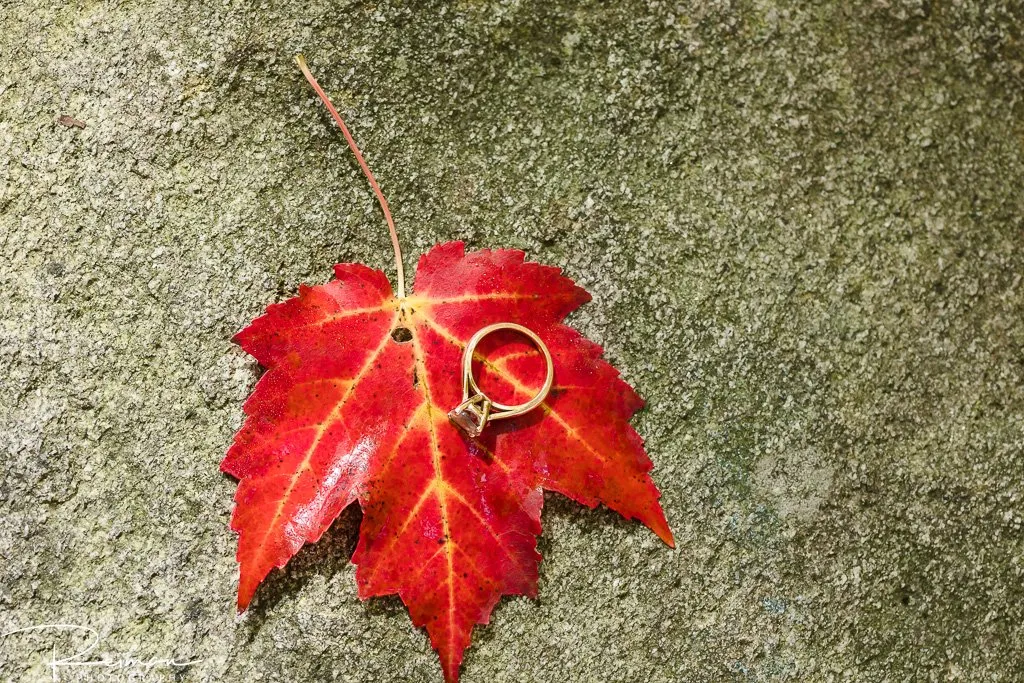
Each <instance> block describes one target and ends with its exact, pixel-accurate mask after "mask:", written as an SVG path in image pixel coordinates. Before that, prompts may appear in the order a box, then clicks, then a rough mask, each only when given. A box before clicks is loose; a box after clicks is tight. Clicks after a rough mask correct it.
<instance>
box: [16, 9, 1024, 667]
mask: <svg viewBox="0 0 1024 683" xmlns="http://www.w3.org/2000/svg"><path fill="white" fill-rule="evenodd" d="M812 5H813V6H812ZM257 7H258V8H257ZM1022 26H1024V8H1022V5H1021V4H1020V3H1017V2H1008V1H1007V0H996V1H995V2H935V1H934V0H923V1H922V0H919V1H917V2H898V1H896V0H894V1H892V2H884V1H875V2H857V3H852V4H851V3H828V4H825V3H799V2H783V3H778V4H776V3H771V2H751V1H746V0H739V1H736V2H726V1H712V2H692V3H685V2H684V3H682V4H678V3H666V2H654V1H652V2H649V3H639V2H636V3H633V2H623V3H582V4H576V3H571V2H561V1H558V2H506V3H501V4H492V3H479V2H460V3H454V4H448V3H433V4H426V3H424V4H419V3H417V4H415V5H412V4H410V5H408V6H402V5H394V4H389V3H387V2H385V3H376V4H360V3H349V4H346V3H340V2H339V3H334V4H332V3H320V2H310V3H307V4H304V5H296V4H295V3H284V2H266V3H250V2H243V1H237V2H230V1H229V2H224V3H187V2H186V3H182V2H176V1H172V0H150V1H149V2H134V1H130V2H122V3H113V2H99V1H95V0H84V1H82V2H77V3H70V4H65V3H54V2H42V1H41V0H26V1H25V2H21V3H9V4H5V5H4V6H3V8H2V9H0V65H2V69H0V264H2V265H0V437H2V439H0V458H2V460H3V463H4V465H3V468H2V470H0V515H2V525H0V555H2V559H3V561H2V562H0V632H2V633H8V632H10V631H13V630H15V629H20V628H28V627H32V626H45V625H52V624H66V625H70V626H80V627H89V628H93V629H95V630H96V632H97V634H98V636H99V637H100V639H101V643H100V645H99V646H98V649H97V650H96V651H94V652H93V653H92V654H91V655H90V656H91V657H93V658H96V657H99V656H100V655H101V653H104V652H105V653H108V655H109V657H110V658H111V663H110V664H111V665H110V666H106V667H98V666H96V667H88V668H85V667H77V668H71V667H63V668H58V669H57V672H56V673H57V675H58V676H59V678H60V680H83V681H93V680H125V679H130V678H131V677H132V676H134V677H136V679H137V680H138V679H139V677H141V676H142V674H145V675H146V678H145V680H176V681H289V682H292V681H298V682H304V681H327V680H337V681H417V682H418V681H423V682H435V681H440V670H439V666H438V663H437V660H436V657H435V656H434V654H433V652H432V651H431V650H430V648H429V645H428V643H427V639H426V636H425V635H424V634H423V633H422V632H419V631H417V630H415V629H413V628H412V626H411V625H410V622H409V618H408V616H407V614H406V613H405V611H404V609H403V607H402V606H401V604H400V603H399V602H398V601H397V600H393V599H392V600H374V601H371V602H369V603H362V602H360V601H359V600H358V599H357V598H356V594H355V582H354V567H353V566H352V565H351V564H350V563H349V562H348V557H349V556H350V554H351V551H352V548H353V545H354V542H355V534H356V529H357V525H358V514H357V513H356V512H355V511H349V513H346V514H345V515H343V516H342V518H341V519H339V521H338V523H337V524H336V525H335V528H334V529H332V531H331V532H329V534H328V535H327V536H326V537H325V538H324V540H323V541H322V542H320V543H319V544H317V545H315V546H312V547H309V548H307V549H305V550H304V551H303V552H301V553H300V554H299V555H298V556H297V557H296V559H295V560H294V561H293V563H292V564H291V565H290V567H289V568H288V569H287V570H285V571H282V572H275V573H274V574H272V575H271V577H270V578H269V579H268V582H267V583H266V585H265V586H264V587H263V589H262V590H261V592H260V594H259V596H258V604H257V605H256V606H255V607H254V608H253V609H252V610H251V611H250V613H249V614H248V615H247V616H245V617H243V618H237V617H236V616H235V613H234V609H233V594H234V590H235V578H236V567H235V563H234V551H235V539H234V537H233V535H232V533H231V532H230V531H229V530H228V527H227V522H228V517H229V515H230V512H231V505H232V501H231V497H232V494H233V492H234V488H235V485H234V482H233V481H232V480H231V479H229V478H227V477H225V476H223V475H221V474H220V473H219V472H218V468H217V465H218V462H219V460H220V458H221V457H222V454H223V452H224V450H225V449H226V447H227V445H228V443H229V441H230V439H231V435H232V434H233V432H234V430H235V429H236V428H237V427H238V426H239V424H240V421H241V418H242V411H241V404H242V401H243V400H244V399H245V397H246V395H247V394H248V392H249V390H250V389H251V387H252V385H253V383H254V381H255V378H256V376H257V373H258V369H257V368H256V367H255V365H254V364H253V362H252V361H251V360H250V359H249V358H247V357H246V356H245V355H244V354H243V353H242V352H241V351H240V350H239V349H238V348H237V347H235V346H234V345H232V344H231V342H230V337H231V335H232V334H233V333H234V332H235V331H237V330H238V329H239V328H240V327H242V326H243V325H244V324H245V322H246V321H248V320H249V319H251V318H252V317H253V316H255V315H257V314H258V313H259V312H260V311H261V310H262V309H263V308H264V307H265V306H266V305H267V304H269V303H271V302H274V301H279V300H281V299H282V298H284V297H287V296H289V295H290V294H291V293H292V292H294V291H295V289H296V287H297V286H298V284H299V283H302V282H310V283H315V282H322V281H324V280H326V279H328V278H329V277H330V272H331V265H332V264H333V263H335V262H337V261H360V262H364V263H367V264H370V265H372V266H375V267H380V268H383V269H384V270H385V271H386V272H388V273H392V271H393V266H392V264H391V259H392V255H391V250H390V245H389V243H388V238H387V233H386V228H385V226H384V223H383V221H382V220H381V218H380V215H379V212H378V210H377V208H376V206H375V204H374V202H373V198H372V195H371V193H370V191H369V188H368V187H367V184H366V182H365V181H364V180H363V178H362V177H361V176H360V174H359V170H358V167H357V166H356V165H355V163H354V161H353V160H352V158H351V155H350V154H349V152H348V150H347V148H346V146H345V143H344V140H343V139H342V138H341V137H340V136H339V135H338V134H337V133H336V131H335V130H334V129H332V126H331V124H330V121H329V119H328V117H327V115H326V114H325V112H324V110H323V108H322V107H320V106H318V105H317V104H316V103H315V100H314V96H313V94H312V92H311V91H310V89H309V88H308V86H307V85H306V84H305V82H304V81H303V79H302V77H301V75H300V74H299V72H298V70H297V69H296V68H295V66H294V64H293V63H292V56H293V55H294V54H295V53H296V52H298V51H300V50H301V51H304V52H305V53H306V55H307V56H308V58H309V59H310V63H311V65H312V67H313V68H314V70H315V71H316V73H317V74H318V76H319V77H320V78H321V81H322V82H323V83H324V85H325V87H326V88H327V89H328V91H329V92H330V94H331V96H332V97H333V98H335V101H336V102H337V103H338V105H339V107H340V108H341V109H342V112H343V114H344V115H345V116H346V118H347V119H348V121H349V123H350V124H351V126H352V128H353V129H354V131H355V134H356V136H357V138H358V139H359V140H360V142H361V144H362V146H363V148H364V149H365V150H366V152H367V156H368V158H369V160H370V163H371V164H372V166H373V168H374V170H375V172H376V173H377V176H378V178H379V179H380V181H381V183H382V185H383V187H384V190H385V192H386V193H387V194H388V196H389V198H390V200H391V203H392V208H393V210H394V213H395V217H396V220H397V223H398V226H399V231H400V233H401V237H402V241H403V244H404V246H405V250H406V261H407V264H408V265H407V270H409V271H410V272H411V270H412V264H413V263H414V261H415V259H416V258H417V257H418V255H419V254H420V253H421V252H422V251H423V250H425V249H426V248H427V247H428V246H429V245H431V244H433V243H435V242H438V241H445V240H451V239H464V240H466V241H467V242H468V243H469V244H470V246H471V247H496V246H511V247H518V248H521V249H524V250H525V251H526V252H527V253H528V255H529V256H530V257H531V258H533V259H535V260H538V261H542V262H545V263H550V264H554V265H558V266H561V267H563V268H565V270H566V272H567V273H568V274H569V275H570V276H571V277H573V278H575V279H576V280H578V281H579V282H580V283H581V284H582V285H584V286H585V287H586V288H587V289H588V290H589V291H590V292H591V293H592V294H593V295H594V301H593V303H591V304H589V305H587V306H586V307H584V309H583V310H582V311H581V312H580V313H579V314H577V315H576V316H575V317H574V324H576V325H577V326H578V327H579V329H580V330H582V331H583V332H584V333H585V334H587V335H588V336H590V337H591V338H593V339H595V340H597V341H599V342H600V343H602V344H604V345H605V347H606V349H607V354H608V356H609V358H610V359H611V361H612V362H613V363H615V364H616V365H617V366H618V367H619V368H621V369H622V371H623V373H624V375H625V376H626V378H627V379H628V380H629V381H630V382H631V383H633V384H634V385H635V386H636V387H637V389H638V390H639V391H640V393H641V394H642V395H643V396H644V397H646V398H647V400H648V402H649V405H648V408H647V409H646V410H645V411H644V412H643V413H642V414H641V415H640V416H638V418H637V420H636V424H637V427H638V429H639V430H640V432H641V433H642V434H643V435H644V436H645V437H646V438H647V444H648V448H649V451H650V453H651V456H652V458H653V459H654V461H655V464H656V469H655V471H654V478H655V480H656V482H657V483H658V485H659V486H660V487H661V489H662V491H663V492H664V497H663V499H662V500H663V503H664V507H665V510H666V512H667V514H668V518H669V521H670V522H671V523H672V525H673V529H674V531H675V532H676V535H677V538H678V541H679V547H678V549H677V550H675V551H670V550H668V549H667V548H666V547H665V546H664V545H662V544H661V543H660V542H659V541H657V539H656V538H655V537H654V536H653V534H651V533H650V532H649V531H647V530H646V529H644V528H642V527H640V526H639V525H636V524H633V523H628V522H624V521H621V520H620V519H618V518H617V517H616V516H615V515H613V514H611V513H609V512H607V511H603V510H597V511H589V510H586V509H583V508H581V507H579V506H577V505H575V504H572V503H570V502H568V501H566V500H564V499H562V498H559V497H558V496H554V495H549V496H548V499H547V506H546V509H545V512H544V525H545V533H544V536H543V538H542V540H541V549H542V551H543V553H544V556H545V560H544V563H543V564H542V566H541V590H540V593H541V597H540V599H539V600H537V601H531V600H528V599H525V598H516V599H506V600H504V601H502V603H501V604H500V605H499V606H498V608H497V610H496V612H495V614H494V618H493V620H492V624H491V626H489V627H487V628H483V629H479V630H478V631H477V634H476V638H475V641H474V645H473V647H472V648H471V649H470V650H469V651H468V652H467V658H466V663H465V666H464V670H463V672H464V675H463V680H464V681H466V683H481V682H490V681H524V682H530V683H534V682H536V683H543V682H557V683H570V682H577V681H579V682H584V681H585V682H590V681H608V682H613V681H621V682H624V683H633V682H642V681H653V682H659V681H717V680H723V681H730V680H758V681H769V680H770V681H780V680H813V681H829V680H856V681H882V680H892V681H903V680H915V681H916V680H936V681H938V680H957V679H960V680H972V681H976V680H1000V681H1014V680H1021V677H1022V676H1024V668H1022V665H1021V653H1022V652H1024V608H1022V602H1024V589H1022V584H1024V540H1022V539H1024V530H1022V519H1024V362H1022V358H1024V324H1022V313H1024V286H1022V283H1021V277H1022V274H1024V245H1022V240H1024V106H1022V94H1024V43H1022V32H1021V27H1022ZM60 115H69V116H72V117H74V118H76V119H79V120H81V121H82V122H84V123H85V128H84V129H80V128H75V127H72V128H68V127H65V126H64V125H62V124H60V123H58V122H57V118H58V116H60ZM86 636H87V633H86V632H85V631H84V630H82V629H78V630H76V631H73V632H72V631H66V632H58V631H57V630H55V629H49V630H46V631H33V632H19V633H14V634H11V635H6V636H4V637H3V638H2V639H0V679H2V680H4V681H33V680H49V679H50V677H51V674H52V672H51V668H50V667H49V666H48V663H49V662H50V661H51V660H52V658H53V656H54V653H55V652H56V654H57V657H58V659H59V658H61V657H65V656H68V655H70V654H72V653H73V652H74V651H75V650H76V649H79V648H81V647H82V644H83V643H84V642H85V640H86ZM171 658H173V659H176V661H191V660H199V661H197V662H196V663H194V664H192V665H190V666H188V667H175V666H172V665H171V664H170V663H168V662H166V661H163V660H166V659H171ZM126 659H127V661H126ZM154 659H155V660H156V661H152V660H154ZM146 663H149V664H151V665H152V666H150V667H149V668H148V672H147V667H146V666H145V664H146Z"/></svg>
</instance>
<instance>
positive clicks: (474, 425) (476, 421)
mask: <svg viewBox="0 0 1024 683" xmlns="http://www.w3.org/2000/svg"><path fill="white" fill-rule="evenodd" d="M448 419H449V420H451V423H452V424H453V425H455V426H456V427H458V428H459V429H461V430H462V431H464V432H466V434H468V435H469V436H471V437H477V436H480V432H481V431H482V430H483V425H481V424H480V416H479V415H477V414H476V413H474V412H473V411H472V410H470V409H469V408H468V407H465V406H459V407H458V408H456V409H455V410H453V411H451V412H450V413H448Z"/></svg>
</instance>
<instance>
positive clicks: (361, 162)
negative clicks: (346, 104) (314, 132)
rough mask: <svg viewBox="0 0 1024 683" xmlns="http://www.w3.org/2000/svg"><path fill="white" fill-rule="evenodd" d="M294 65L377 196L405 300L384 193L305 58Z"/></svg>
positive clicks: (398, 248)
mask: <svg viewBox="0 0 1024 683" xmlns="http://www.w3.org/2000/svg"><path fill="white" fill-rule="evenodd" d="M295 63H296V64H298V65H299V69H301V70H302V75H303V76H305V77H306V80H307V81H309V84H310V85H311V86H313V90H315V91H316V94H317V95H318V96H319V97H320V100H321V101H322V102H323V103H324V105H326V106H327V111H329V112H331V116H333V117H334V122H335V123H337V124H338V127H339V128H341V132H342V134H343V135H344V136H345V141H346V142H348V146H349V149H351V150H352V153H353V154H355V155H356V161H358V162H359V166H360V167H361V168H362V169H363V173H365V174H366V179H367V180H369V181H370V187H372V188H373V193H374V194H376V195H377V202H378V203H379V204H380V209H381V211H383V212H384V220H386V221H387V222H388V230H389V231H390V232H391V246H393V247H394V248H395V268H397V269H398V298H399V299H404V298H405V270H404V268H403V267H402V248H401V246H399V244H398V231H397V230H395V221H394V220H393V219H392V218H391V209H389V208H388V200H387V199H385V198H384V193H383V192H381V190H380V185H378V184H377V179H376V178H374V177H373V172H372V171H370V167H369V166H367V165H366V160H365V159H363V155H362V153H361V152H360V151H359V146H358V145H356V141H355V140H353V139H352V134H351V133H349V132H348V127H347V126H346V125H345V122H344V121H342V120H341V115H340V114H338V110H337V109H335V108H334V105H333V104H332V103H331V99H330V98H329V97H327V93H325V92H324V90H323V88H321V87H320V84H319V83H317V82H316V79H315V78H313V74H311V73H310V72H309V67H308V66H306V58H305V57H304V56H302V55H301V54H299V55H295Z"/></svg>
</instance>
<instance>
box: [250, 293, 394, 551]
mask: <svg viewBox="0 0 1024 683" xmlns="http://www.w3.org/2000/svg"><path fill="white" fill-rule="evenodd" d="M395 318H396V319H397V318H398V315H397V313H396V315H395ZM392 323H394V321H392ZM390 341H391V335H388V334H385V335H384V339H383V341H381V343H380V346H378V347H377V348H376V349H375V350H374V351H373V353H371V354H369V355H368V356H367V361H366V363H365V364H364V365H363V367H362V368H361V369H360V370H359V372H358V373H357V374H356V376H355V377H354V378H353V379H352V384H351V385H350V386H349V387H348V389H347V390H346V391H345V394H344V395H343V396H342V397H341V398H340V399H339V400H338V402H337V404H335V406H334V410H332V411H331V414H330V415H329V416H328V417H327V418H326V419H324V421H323V422H321V423H320V429H319V430H317V435H316V437H315V438H314V439H313V443H312V444H310V446H309V448H308V449H307V450H306V455H305V457H304V458H303V461H302V464H301V465H299V467H298V468H296V470H295V473H294V474H293V475H292V479H291V481H290V482H289V483H288V488H287V489H286V490H285V492H284V494H283V495H282V496H281V498H280V500H279V501H278V504H277V510H276V511H275V512H274V518H273V519H272V520H271V521H270V524H268V525H267V530H266V533H264V534H263V539H262V540H261V541H260V543H259V546H258V547H259V548H260V549H261V552H260V556H261V557H262V555H263V553H262V549H263V548H265V547H266V543H267V539H268V538H270V533H271V531H273V530H274V528H275V527H276V525H277V522H278V520H279V519H281V514H282V512H284V506H285V503H286V502H287V501H288V500H289V498H290V497H291V494H292V492H293V491H294V490H295V486H296V485H297V484H298V482H299V477H300V476H301V475H302V474H303V473H304V472H305V471H306V470H308V469H310V467H309V463H310V461H311V460H312V458H313V453H315V452H316V449H317V448H318V447H319V446H320V440H321V439H323V436H324V434H325V433H327V430H328V429H329V426H328V425H329V424H330V423H331V422H332V421H333V420H335V419H337V418H338V416H339V415H340V411H341V409H342V408H344V407H345V403H346V402H347V401H348V399H349V397H350V396H351V395H352V392H353V391H354V390H355V388H356V387H357V386H358V385H359V382H360V380H362V379H363V377H365V376H366V374H367V373H369V372H370V369H371V368H372V367H373V364H374V363H375V362H376V361H377V358H378V357H379V356H380V354H381V353H383V352H384V349H385V347H386V346H387V344H388V342H390Z"/></svg>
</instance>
